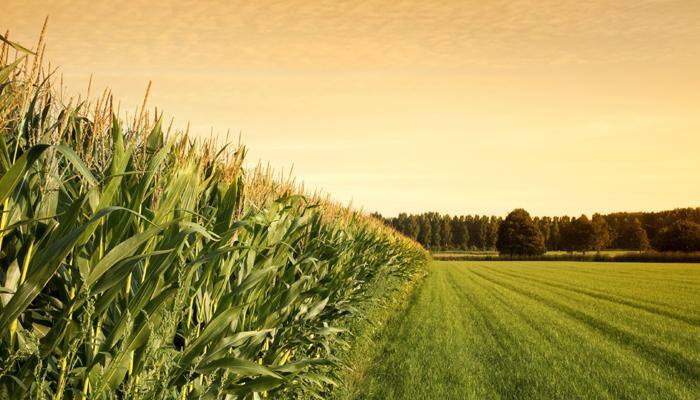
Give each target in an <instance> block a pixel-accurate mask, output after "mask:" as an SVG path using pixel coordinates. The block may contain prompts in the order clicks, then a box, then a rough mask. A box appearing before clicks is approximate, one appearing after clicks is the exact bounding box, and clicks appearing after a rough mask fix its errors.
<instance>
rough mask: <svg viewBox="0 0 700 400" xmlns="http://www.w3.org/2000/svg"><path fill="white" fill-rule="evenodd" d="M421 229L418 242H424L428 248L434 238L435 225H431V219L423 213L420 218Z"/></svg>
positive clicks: (424, 245)
mask: <svg viewBox="0 0 700 400" xmlns="http://www.w3.org/2000/svg"><path fill="white" fill-rule="evenodd" d="M419 221H420V230H419V231H418V243H420V244H422V245H423V247H425V248H426V249H428V248H430V245H431V244H432V239H433V227H432V226H431V225H430V220H429V219H428V218H427V216H426V215H425V214H424V215H421V216H420V218H419Z"/></svg>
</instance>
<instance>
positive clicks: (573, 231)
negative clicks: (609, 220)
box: [563, 215, 596, 254]
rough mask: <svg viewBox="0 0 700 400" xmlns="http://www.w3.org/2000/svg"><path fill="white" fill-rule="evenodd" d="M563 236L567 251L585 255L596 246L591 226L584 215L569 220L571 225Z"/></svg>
mask: <svg viewBox="0 0 700 400" xmlns="http://www.w3.org/2000/svg"><path fill="white" fill-rule="evenodd" d="M563 236H564V243H565V246H566V249H567V250H569V251H581V252H583V254H586V252H587V251H588V250H591V249H593V248H595V245H596V236H595V230H594V228H593V224H592V223H591V221H590V220H589V219H588V217H587V216H585V215H581V216H580V217H578V218H574V219H573V220H571V223H570V224H569V225H568V226H567V227H566V229H565V230H564V232H563Z"/></svg>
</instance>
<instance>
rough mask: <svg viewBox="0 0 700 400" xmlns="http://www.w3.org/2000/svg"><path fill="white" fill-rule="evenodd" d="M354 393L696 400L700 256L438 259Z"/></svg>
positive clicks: (699, 364)
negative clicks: (696, 260)
mask: <svg viewBox="0 0 700 400" xmlns="http://www.w3.org/2000/svg"><path fill="white" fill-rule="evenodd" d="M386 331H387V333H386V334H385V335H384V336H383V337H382V341H383V342H382V344H381V345H380V349H381V350H380V351H379V352H378V353H377V356H376V360H374V362H373V363H372V365H373V367H372V368H370V370H369V371H368V372H367V375H366V377H365V379H364V381H362V382H361V384H360V385H358V387H357V388H356V390H355V398H357V399H367V398H369V399H464V398H474V399H493V398H502V399H516V398H517V399H524V398H525V399H545V398H547V399H551V398H561V399H571V398H595V399H599V398H617V399H622V398H629V399H642V398H645V399H650V398H653V399H675V398H680V399H698V398H700V266H698V265H692V264H650V263H646V264H632V263H626V264H615V263H576V262H517V261H514V262H505V261H501V262H471V261H466V262H464V261H460V262H434V263H432V264H431V266H430V274H429V276H428V277H427V278H426V280H425V282H423V283H422V286H421V287H420V288H419V289H418V290H417V291H416V292H415V295H414V296H413V298H412V300H411V304H410V306H409V308H408V310H407V312H406V313H405V314H403V315H401V316H397V317H396V318H395V319H394V320H393V321H391V322H390V323H389V325H388V327H387V328H386Z"/></svg>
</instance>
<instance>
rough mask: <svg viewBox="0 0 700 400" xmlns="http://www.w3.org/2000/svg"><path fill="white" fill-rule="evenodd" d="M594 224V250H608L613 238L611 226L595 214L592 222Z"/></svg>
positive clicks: (603, 218)
mask: <svg viewBox="0 0 700 400" xmlns="http://www.w3.org/2000/svg"><path fill="white" fill-rule="evenodd" d="M591 223H592V224H593V232H594V233H595V244H594V246H593V248H594V249H595V250H596V251H598V252H600V251H601V250H603V249H607V248H608V246H610V243H612V236H611V234H610V226H609V225H608V222H607V221H606V220H605V217H603V216H602V215H600V214H594V215H593V219H592V220H591Z"/></svg>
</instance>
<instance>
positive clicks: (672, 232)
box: [654, 220, 700, 252]
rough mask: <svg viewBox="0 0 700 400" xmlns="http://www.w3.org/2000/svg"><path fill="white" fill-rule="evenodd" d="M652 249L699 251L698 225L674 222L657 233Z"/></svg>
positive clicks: (687, 222) (688, 222)
mask: <svg viewBox="0 0 700 400" xmlns="http://www.w3.org/2000/svg"><path fill="white" fill-rule="evenodd" d="M654 247H655V248H656V250H659V251H683V252H691V251H700V224H696V223H695V222H692V221H688V220H680V221H676V222H674V223H673V224H671V225H670V226H667V227H666V228H663V229H661V230H660V231H659V233H658V234H657V235H656V237H655V238H654Z"/></svg>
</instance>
